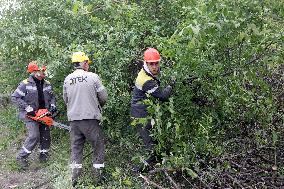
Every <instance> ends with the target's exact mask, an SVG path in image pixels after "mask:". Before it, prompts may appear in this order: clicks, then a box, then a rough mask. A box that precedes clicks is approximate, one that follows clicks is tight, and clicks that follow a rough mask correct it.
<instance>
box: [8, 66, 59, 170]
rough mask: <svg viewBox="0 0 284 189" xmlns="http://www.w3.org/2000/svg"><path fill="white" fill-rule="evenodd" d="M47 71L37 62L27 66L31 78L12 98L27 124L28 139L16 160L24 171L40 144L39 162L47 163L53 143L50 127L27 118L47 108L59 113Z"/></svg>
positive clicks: (24, 82) (18, 88)
mask: <svg viewBox="0 0 284 189" xmlns="http://www.w3.org/2000/svg"><path fill="white" fill-rule="evenodd" d="M45 70H46V67H45V66H42V67H41V68H40V67H39V66H38V63H37V62H36V61H32V62H30V63H29V64H28V66H27V72H28V73H30V76H29V77H28V78H27V79H25V80H23V81H22V82H21V83H20V84H19V86H18V87H17V89H16V90H15V91H14V92H13V94H12V96H11V101H12V102H13V103H14V104H16V105H17V106H18V108H19V119H20V120H22V121H23V122H24V123H25V125H26V128H27V130H28V137H27V138H26V140H25V142H24V144H23V146H22V148H21V149H20V151H19V153H18V155H17V158H16V160H17V162H18V163H19V165H20V166H21V168H22V169H27V167H28V161H27V158H28V156H29V155H30V154H31V152H32V150H33V149H34V148H35V146H36V145H37V143H38V142H39V143H40V145H39V147H40V153H39V160H40V161H41V162H46V161H47V159H48V150H49V148H50V142H51V139H50V138H51V137H50V130H49V127H48V126H46V125H44V124H41V123H39V122H36V121H33V120H32V119H29V118H28V117H27V116H35V112H36V111H37V110H38V109H45V108H46V109H49V111H51V112H52V113H54V112H56V111H57V109H56V106H55V97H54V95H53V91H52V87H51V85H50V82H48V81H47V80H45Z"/></svg>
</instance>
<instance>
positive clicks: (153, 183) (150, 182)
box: [139, 174, 164, 189]
mask: <svg viewBox="0 0 284 189" xmlns="http://www.w3.org/2000/svg"><path fill="white" fill-rule="evenodd" d="M139 177H141V178H143V179H144V181H145V182H146V183H147V184H151V185H153V186H155V187H157V188H159V189H164V188H163V187H161V186H160V185H158V184H156V183H155V182H153V181H151V180H149V179H148V178H147V177H146V176H143V175H142V174H140V175H139Z"/></svg>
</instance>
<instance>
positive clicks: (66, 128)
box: [52, 121, 70, 132]
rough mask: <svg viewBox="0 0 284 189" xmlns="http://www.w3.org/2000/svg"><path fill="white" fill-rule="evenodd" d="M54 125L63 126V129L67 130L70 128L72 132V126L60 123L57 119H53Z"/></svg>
mask: <svg viewBox="0 0 284 189" xmlns="http://www.w3.org/2000/svg"><path fill="white" fill-rule="evenodd" d="M52 125H53V126H54V127H58V128H61V129H65V130H68V131H69V132H70V127H69V126H68V125H65V124H63V123H59V122H56V121H53V124H52Z"/></svg>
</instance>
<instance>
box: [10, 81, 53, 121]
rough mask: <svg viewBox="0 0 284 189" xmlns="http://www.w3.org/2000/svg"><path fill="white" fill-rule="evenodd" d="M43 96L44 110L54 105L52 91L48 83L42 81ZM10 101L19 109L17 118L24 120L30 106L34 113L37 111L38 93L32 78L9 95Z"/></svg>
mask: <svg viewBox="0 0 284 189" xmlns="http://www.w3.org/2000/svg"><path fill="white" fill-rule="evenodd" d="M43 95H44V102H45V108H47V109H48V108H50V105H51V104H54V105H55V97H54V94H53V91H52V86H51V85H50V82H48V81H46V80H44V83H43ZM11 101H12V102H13V103H14V104H16V105H17V106H18V107H19V118H20V119H21V120H26V119H27V118H26V111H25V108H26V107H27V106H29V105H30V106H31V107H32V108H33V109H34V110H35V111H36V110H38V109H39V104H38V91H37V87H36V83H35V81H34V79H33V77H32V76H30V77H29V78H27V79H25V80H23V81H22V82H20V84H19V86H18V87H17V89H16V90H15V91H14V92H13V93H12V95H11Z"/></svg>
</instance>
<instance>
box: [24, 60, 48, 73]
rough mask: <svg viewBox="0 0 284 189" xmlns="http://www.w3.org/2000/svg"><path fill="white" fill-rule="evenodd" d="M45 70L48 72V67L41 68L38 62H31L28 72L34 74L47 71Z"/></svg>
mask: <svg viewBox="0 0 284 189" xmlns="http://www.w3.org/2000/svg"><path fill="white" fill-rule="evenodd" d="M45 70H46V66H42V67H41V68H39V67H38V65H37V62H36V61H31V62H30V63H29V64H28V69H27V72H29V73H33V72H34V71H45Z"/></svg>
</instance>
